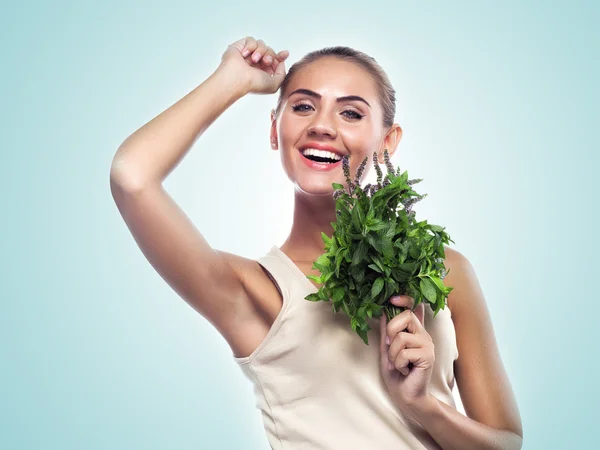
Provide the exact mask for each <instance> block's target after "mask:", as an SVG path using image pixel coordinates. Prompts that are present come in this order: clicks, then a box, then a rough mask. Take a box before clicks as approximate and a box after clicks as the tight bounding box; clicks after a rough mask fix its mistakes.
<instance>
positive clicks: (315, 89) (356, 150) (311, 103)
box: [271, 57, 393, 195]
mask: <svg viewBox="0 0 600 450" xmlns="http://www.w3.org/2000/svg"><path fill="white" fill-rule="evenodd" d="M344 97H347V98H344ZM340 99H341V100H340ZM271 118H272V121H273V122H272V127H271V142H273V139H275V144H274V147H273V148H274V149H278V150H280V154H281V161H282V165H283V167H284V170H285V172H286V174H287V176H288V178H289V179H290V180H291V181H292V182H293V183H294V185H295V186H296V188H297V189H300V190H301V191H303V192H305V193H307V194H311V195H331V193H332V192H333V187H332V185H331V184H332V183H334V182H336V183H340V184H343V185H344V186H346V178H345V176H344V172H343V168H342V164H341V163H340V164H336V165H335V167H333V168H331V169H330V170H319V169H315V168H313V167H311V166H310V162H309V161H306V160H305V159H304V158H305V157H304V156H303V155H302V153H301V151H302V150H303V149H305V148H319V147H321V148H322V147H323V146H325V147H329V148H331V149H334V150H335V152H336V153H338V154H339V155H340V156H343V155H346V154H347V155H349V157H350V175H351V178H352V179H354V178H355V174H356V169H357V168H358V166H359V165H360V163H361V162H362V161H363V160H364V158H365V157H368V162H367V167H366V169H365V172H364V174H363V177H362V178H363V180H364V178H365V176H366V174H367V172H368V170H369V168H370V167H371V166H372V156H373V152H374V151H377V152H379V151H380V150H382V148H381V146H382V142H383V138H384V137H385V132H386V130H385V129H384V127H383V125H382V123H383V111H382V109H381V105H380V103H379V97H378V93H377V89H376V87H375V84H374V82H373V80H372V79H371V78H370V76H369V74H368V72H366V70H365V69H363V68H361V67H360V66H358V65H356V64H354V63H351V62H348V61H342V60H340V59H337V58H335V57H323V58H321V59H319V60H317V61H315V62H312V63H310V64H309V65H308V66H305V67H304V68H302V69H300V70H299V71H298V72H296V74H295V75H294V77H293V78H292V80H291V82H290V84H289V85H288V87H287V92H286V94H285V97H284V99H283V100H282V107H281V114H280V117H279V118H277V119H275V118H274V116H273V115H272V116H271ZM388 151H389V153H390V154H391V153H393V151H392V150H388ZM380 162H382V161H381V160H380Z"/></svg>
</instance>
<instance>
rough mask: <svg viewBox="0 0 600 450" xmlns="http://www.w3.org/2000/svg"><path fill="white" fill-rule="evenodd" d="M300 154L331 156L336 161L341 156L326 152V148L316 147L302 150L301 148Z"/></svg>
mask: <svg viewBox="0 0 600 450" xmlns="http://www.w3.org/2000/svg"><path fill="white" fill-rule="evenodd" d="M302 154H303V155H304V156H306V155H313V156H320V157H321V158H332V159H335V160H336V161H339V160H340V159H342V157H341V156H340V155H338V154H336V153H333V152H328V151H326V150H317V149H316V148H305V149H304V150H302Z"/></svg>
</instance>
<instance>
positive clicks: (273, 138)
mask: <svg viewBox="0 0 600 450" xmlns="http://www.w3.org/2000/svg"><path fill="white" fill-rule="evenodd" d="M269 141H270V142H271V148H272V149H273V150H277V149H278V148H279V143H278V142H277V118H276V117H275V110H274V109H272V110H271V133H270V138H269Z"/></svg>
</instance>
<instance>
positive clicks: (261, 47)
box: [252, 39, 267, 64]
mask: <svg viewBox="0 0 600 450" xmlns="http://www.w3.org/2000/svg"><path fill="white" fill-rule="evenodd" d="M256 44H257V46H256V50H254V53H253V54H252V62H254V63H255V64H256V63H257V62H259V61H260V59H261V58H262V57H263V56H264V54H265V51H266V50H267V45H266V44H265V41H263V40H262V39H259V40H257V41H256Z"/></svg>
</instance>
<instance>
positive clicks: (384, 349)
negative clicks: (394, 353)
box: [379, 313, 393, 371]
mask: <svg viewBox="0 0 600 450" xmlns="http://www.w3.org/2000/svg"><path fill="white" fill-rule="evenodd" d="M386 321H387V317H386V315H385V313H383V314H382V315H381V319H380V320H379V336H380V339H379V357H380V360H381V361H380V363H381V370H382V371H385V370H391V369H393V366H392V363H391V362H390V360H389V358H388V344H387V343H386V340H385V338H386V337H387V335H386V325H387V322H386Z"/></svg>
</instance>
